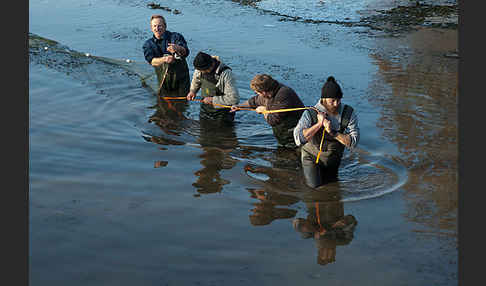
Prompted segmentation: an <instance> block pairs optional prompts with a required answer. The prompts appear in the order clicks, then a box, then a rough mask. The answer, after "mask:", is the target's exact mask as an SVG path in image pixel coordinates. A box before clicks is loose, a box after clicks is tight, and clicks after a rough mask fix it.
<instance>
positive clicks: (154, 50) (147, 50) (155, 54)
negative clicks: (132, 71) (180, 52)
mask: <svg viewBox="0 0 486 286" xmlns="http://www.w3.org/2000/svg"><path fill="white" fill-rule="evenodd" d="M169 43H171V44H177V45H179V46H182V47H184V48H185V49H186V51H187V54H186V55H185V56H183V58H186V57H187V56H188V55H189V48H188V47H187V42H186V40H185V39H184V36H182V35H181V34H179V33H177V32H170V31H167V30H166V31H165V32H164V33H163V34H162V38H161V39H160V40H159V39H157V38H156V37H155V36H152V38H150V39H148V40H147V41H145V43H144V44H143V55H144V57H145V60H146V61H147V62H148V63H149V64H150V63H151V62H152V59H153V58H160V57H162V56H163V55H165V54H170V53H169V52H168V51H167V47H168V44H169Z"/></svg>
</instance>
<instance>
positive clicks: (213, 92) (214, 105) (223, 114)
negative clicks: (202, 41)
mask: <svg viewBox="0 0 486 286" xmlns="http://www.w3.org/2000/svg"><path fill="white" fill-rule="evenodd" d="M199 90H201V96H202V97H203V99H202V102H201V109H200V111H199V119H200V120H201V121H206V122H210V123H211V124H215V123H223V124H233V121H234V118H235V115H234V113H231V112H230V108H229V107H230V106H232V105H235V104H238V103H239V102H240V95H239V92H238V88H237V87H236V79H235V77H234V75H233V73H232V71H231V68H230V67H229V66H227V65H226V64H224V63H223V62H222V61H221V60H220V58H219V57H218V56H210V55H209V54H206V53H204V52H199V53H198V54H197V55H196V57H195V58H194V73H193V75H192V81H191V86H190V89H189V93H188V94H187V96H186V97H187V100H194V99H195V98H196V94H197V93H198V91H199ZM222 105H223V106H222ZM226 106H227V107H226ZM201 123H202V122H201Z"/></svg>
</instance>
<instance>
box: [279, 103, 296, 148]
mask: <svg viewBox="0 0 486 286" xmlns="http://www.w3.org/2000/svg"><path fill="white" fill-rule="evenodd" d="M293 113H295V114H299V111H292V112H289V114H288V115H287V117H285V118H284V119H283V120H282V121H281V122H280V123H279V124H277V125H275V126H272V131H273V135H274V136H275V138H276V139H277V142H278V143H279V144H280V145H282V146H284V147H287V148H296V147H297V145H295V141H294V128H295V126H296V125H297V123H298V122H299V118H300V116H298V115H294V114H293ZM300 114H302V112H300Z"/></svg>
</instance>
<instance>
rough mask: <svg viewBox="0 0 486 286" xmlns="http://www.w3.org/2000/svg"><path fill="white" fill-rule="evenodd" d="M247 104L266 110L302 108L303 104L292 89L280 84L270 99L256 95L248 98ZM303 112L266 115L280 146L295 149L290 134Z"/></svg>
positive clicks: (291, 134)
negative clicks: (263, 107)
mask: <svg viewBox="0 0 486 286" xmlns="http://www.w3.org/2000/svg"><path fill="white" fill-rule="evenodd" d="M248 104H249V105H250V107H252V108H256V107H258V106H265V107H266V108H267V110H277V109H288V108H300V107H304V103H302V100H300V98H299V96H298V95H297V93H295V91H294V90H293V89H292V88H290V87H287V86H285V85H283V84H281V83H279V85H278V87H277V88H276V89H275V90H274V92H273V95H272V97H271V98H269V99H267V98H264V97H263V96H259V95H257V96H254V97H252V98H250V99H249V100H248ZM303 111H304V110H296V111H289V112H276V113H269V114H268V116H267V119H266V120H267V123H268V124H269V125H270V126H272V129H273V134H274V135H275V137H276V139H277V141H278V143H279V144H280V145H283V146H287V147H291V148H294V147H295V142H294V139H293V133H292V132H293V128H294V127H295V126H296V125H297V122H298V121H299V119H300V117H301V115H302V112H303Z"/></svg>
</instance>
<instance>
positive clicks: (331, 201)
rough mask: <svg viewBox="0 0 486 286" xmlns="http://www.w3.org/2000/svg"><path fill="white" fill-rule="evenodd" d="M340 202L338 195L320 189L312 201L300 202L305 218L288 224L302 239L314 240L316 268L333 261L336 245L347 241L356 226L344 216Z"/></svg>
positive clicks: (348, 241) (352, 217)
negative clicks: (305, 209) (305, 211)
mask: <svg viewBox="0 0 486 286" xmlns="http://www.w3.org/2000/svg"><path fill="white" fill-rule="evenodd" d="M340 199H341V198H340V196H339V192H336V191H327V190H321V191H319V193H317V194H315V196H313V197H312V198H310V199H304V202H305V204H306V206H307V213H308V214H307V217H306V218H305V219H304V218H296V219H294V220H293V221H292V225H293V227H294V229H295V230H296V231H298V232H300V233H301V235H302V238H306V239H307V238H311V237H313V238H314V240H315V242H316V247H317V263H318V264H320V265H326V264H328V263H332V262H335V261H336V246H338V245H347V244H349V243H350V242H351V240H352V239H353V236H354V229H355V226H356V225H357V223H358V222H357V220H356V218H355V217H354V216H353V215H351V214H348V215H344V207H343V203H342V202H341V201H340Z"/></svg>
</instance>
